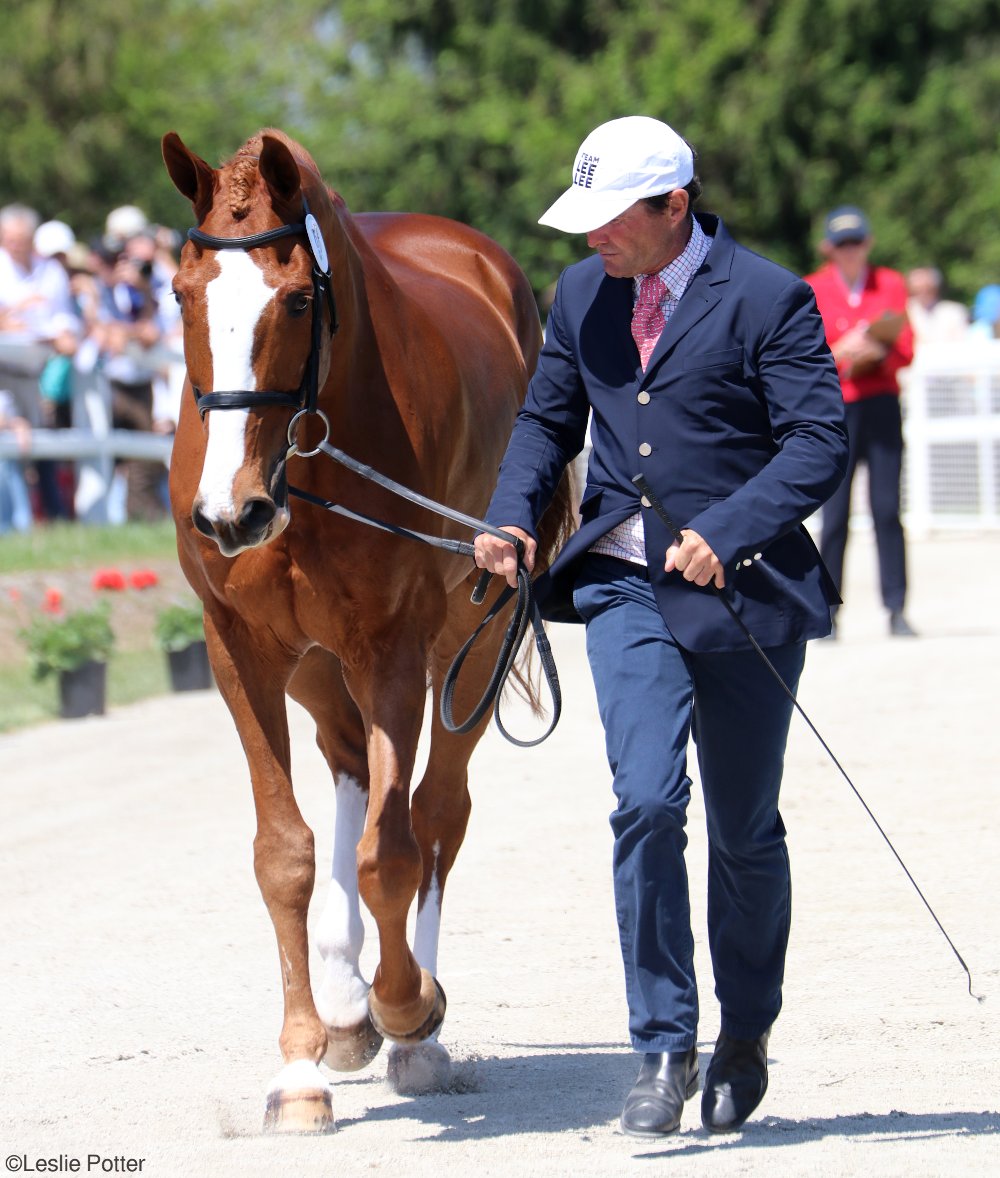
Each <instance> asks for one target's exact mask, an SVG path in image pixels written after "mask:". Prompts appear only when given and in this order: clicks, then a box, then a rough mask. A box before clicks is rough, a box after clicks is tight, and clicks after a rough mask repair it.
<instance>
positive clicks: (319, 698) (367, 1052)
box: [289, 648, 382, 1072]
mask: <svg viewBox="0 0 1000 1178" xmlns="http://www.w3.org/2000/svg"><path fill="white" fill-rule="evenodd" d="M289 694H290V695H291V696H292V697H293V698H294V699H296V700H297V701H298V702H299V703H301V704H302V705H303V707H305V708H306V709H307V711H309V713H310V714H311V715H312V717H313V719H314V720H315V722H316V740H317V744H318V745H319V748H320V751H321V752H322V753H323V756H324V757H325V758H326V761H327V764H328V765H329V766H330V771H331V773H332V774H333V780H334V786H335V789H336V796H337V809H336V816H335V820H334V835H333V864H332V870H331V876H330V887H329V891H328V892H327V898H326V903H325V904H324V907H323V912H322V915H321V916H320V919H319V923H318V925H317V928H316V946H317V948H318V949H319V953H320V956H321V957H322V958H323V976H322V979H321V981H320V983H319V985H318V986H317V988H316V994H315V997H316V1009H317V1010H318V1012H319V1016H320V1018H321V1019H322V1020H323V1024H324V1025H325V1027H326V1034H327V1048H326V1057H325V1062H326V1063H327V1064H328V1065H329V1066H330V1067H331V1068H333V1069H334V1070H335V1071H340V1072H349V1071H356V1070H357V1069H359V1068H363V1067H365V1066H366V1065H367V1064H369V1063H371V1061H372V1060H373V1059H374V1058H375V1056H376V1055H377V1054H378V1050H379V1048H380V1047H381V1045H382V1036H381V1035H380V1034H379V1033H378V1032H377V1031H376V1030H375V1028H374V1026H373V1025H372V1021H371V1016H370V1015H369V1013H368V991H369V985H368V982H366V981H365V979H364V978H363V977H362V974H361V964H360V959H361V950H362V947H363V945H364V940H365V927H364V922H363V920H362V918H361V905H360V901H359V895H358V863H357V846H358V842H359V840H360V838H361V835H362V833H363V831H364V827H365V814H366V811H367V808H368V760H367V753H366V750H365V731H364V724H363V722H362V720H361V714H360V713H359V712H358V709H357V707H356V705H355V703H354V701H353V700H352V699H351V697H350V694H349V693H348V691H347V688H346V686H345V685H344V679H343V674H342V672H341V668H340V662H339V660H338V659H337V658H336V657H335V656H334V655H332V654H330V653H328V652H327V651H323V650H320V649H318V648H317V649H314V650H312V651H310V652H309V654H308V655H307V656H306V658H305V659H304V660H303V661H302V663H301V664H300V666H299V669H298V670H297V671H296V674H295V676H294V677H293V679H292V682H291V683H290V684H289Z"/></svg>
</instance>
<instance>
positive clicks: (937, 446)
mask: <svg viewBox="0 0 1000 1178" xmlns="http://www.w3.org/2000/svg"><path fill="white" fill-rule="evenodd" d="M903 407H904V415H905V416H904V434H905V438H906V458H905V463H904V470H903V504H904V514H905V518H906V526H907V529H908V530H909V531H911V532H931V531H934V530H937V529H942V528H951V529H954V528H964V529H969V530H973V529H976V530H983V529H992V528H1000V340H987V339H974V338H970V339H969V340H968V341H967V342H963V343H962V344H958V345H956V344H949V345H942V346H939V347H933V348H932V347H927V348H925V349H924V350H923V351H922V352H920V353H919V354H918V356H917V359H916V360H915V362H914V364H913V365H912V367H911V368H910V369H909V370H908V372H907V373H906V374H905V375H904V384H903Z"/></svg>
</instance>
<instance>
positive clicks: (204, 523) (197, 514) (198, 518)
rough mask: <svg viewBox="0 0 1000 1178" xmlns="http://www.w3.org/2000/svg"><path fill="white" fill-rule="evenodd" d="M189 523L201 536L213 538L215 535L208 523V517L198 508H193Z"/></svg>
mask: <svg viewBox="0 0 1000 1178" xmlns="http://www.w3.org/2000/svg"><path fill="white" fill-rule="evenodd" d="M191 522H192V523H193V524H194V526H195V528H196V529H197V530H198V531H199V532H201V534H202V535H203V536H209V537H211V536H214V534H215V533H214V531H213V529H212V525H211V524H210V523H209V522H208V516H207V515H206V514H205V513H204V512H203V511H202V510H201V508H200V507H195V508H194V510H193V511H192V512H191Z"/></svg>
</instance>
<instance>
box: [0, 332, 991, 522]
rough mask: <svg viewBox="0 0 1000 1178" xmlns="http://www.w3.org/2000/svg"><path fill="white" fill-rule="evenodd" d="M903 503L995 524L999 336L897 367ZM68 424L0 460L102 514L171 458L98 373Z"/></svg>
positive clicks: (910, 515) (936, 517)
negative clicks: (123, 410) (116, 422)
mask: <svg viewBox="0 0 1000 1178" xmlns="http://www.w3.org/2000/svg"><path fill="white" fill-rule="evenodd" d="M904 386H905V387H904V394H903V406H904V414H905V417H904V432H905V436H906V457H905V461H904V467H903V508H904V516H905V520H906V526H907V529H908V530H909V531H910V532H913V533H919V532H924V533H926V532H931V531H934V530H936V529H944V528H951V529H954V528H964V529H970V530H976V529H978V530H984V529H995V528H1000V340H995V341H994V340H970V341H969V342H968V343H966V344H963V345H958V346H956V345H948V346H947V347H941V348H936V349H935V348H927V349H925V350H924V351H923V352H921V353H920V354H919V356H918V358H917V360H916V362H915V363H914V364H913V366H912V367H911V368H910V369H909V371H908V372H907V373H905V374H904ZM73 420H74V428H72V429H66V430H45V429H36V430H34V431H33V434H32V440H31V444H30V449H29V450H28V452H27V455H25V453H24V452H23V451H21V450H19V448H18V445H17V442H16V440H15V439H14V437H13V436H12V435H11V434H10V433H5V432H3V431H0V459H2V458H23V457H26V456H27V457H33V458H34V457H37V458H59V459H66V460H71V461H73V462H75V463H76V466H77V485H76V502H75V507H76V514H77V518H79V519H81V520H83V521H84V522H87V523H105V522H107V521H108V519H109V504H110V497H111V494H112V479H113V475H114V462H115V459H116V458H147V459H160V460H162V461H163V462H164V463H169V460H170V449H171V439H170V438H169V437H165V436H163V435H160V434H147V433H139V432H136V431H132V430H114V429H112V428H111V410H110V393H109V390H108V386H107V382H106V381H104V380H103V379H102V378H101V377H100V375H99V374H95V375H93V376H91V377H89V378H83V379H79V380H78V383H77V390H76V395H75V403H74V412H73ZM866 496H867V479H866V478H865V477H864V471H861V472H859V477H858V479H857V480H856V483H855V495H854V503H855V511H854V515H853V521H854V523H855V524H856V525H859V526H861V527H864V526H865V525H866V523H867V522H869V521H868V519H867V513H868V508H867V498H866Z"/></svg>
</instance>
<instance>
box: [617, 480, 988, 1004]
mask: <svg viewBox="0 0 1000 1178" xmlns="http://www.w3.org/2000/svg"><path fill="white" fill-rule="evenodd" d="M632 482H633V483H634V484H635V486H636V487H638V489H639V491H640V492H641V493H642V494H643V495H645V496H646V498H647V500H648V501H649V504H650V506H651V507H652V508H653V510H654V511H655V512H656V514H657V515H658V516H659V517H660V519H661V520H662V521H663V523H664V524H665V525H666V526H667V529H668V530H669V532H670V534H671V536H673V538H674V539H675V540H676V541H677V543H678V544H682V543H683V542H684V537H683V536H682V535H681V533H680V531H679V530H678V529H677V527H676V526H675V525H674V523H673V521H672V520H671V518H670V516H669V515H667V511H666V508H665V507H664V506H663V504H662V503H661V502H660V500H659V499H658V498H657V497H656V494H655V492H654V491H653V490H652V488H651V487H650V485H649V483H648V482H646V479H645V477H644V476H643V475H641V474H637V475H636V476H635V478H633V479H632ZM710 584H711V586H712V588H713V589H714V590H715V595H716V596H717V597H718V599H719V600H720V601H721V602H722V604H723V605H724V606H725V607H726V609H727V610H728V611H729V615H730V617H731V618H733V620H734V621H735V622H736V624H737V625H738V626H739V628H740V629H741V630H742V631H743V633H744V635H745V636H746V637H747V638H748V639H749V641H750V645H751V646H752V647H753V648H754V650H755V651H756V652H757V654H759V655H760V657H761V658H762V659H763V661H764V665H765V666H766V667H767V669H768V670H769V671H770V672H771V674H772V675H773V676H774V677H775V679H777V681H778V683H779V685H780V686H781V689H782V691H784V693H785V695H787V696H788V698H789V699H790V700H791V701H792V704H793V705H794V706H795V710H796V711H797V712H798V713H799V715H800V716H801V717H802V719H803V720H805V722H806V724H808V725H809V728H810V730H811V732H812V733H813V735H814V736H815V737H816V739H817V740H818V741H819V743H820V744H821V745H822V746H823V748H824V750H825V751H826V753H827V755H828V756H829V758H830V760H831V761H832V762H833V763H834V765H836V766H837V768H838V769H839V770H840V774H841V776H842V777H843V779H844V780H845V781H846V782H847V784H848V785H849V786H850V787H851V789H852V790H853V791H854V796H855V797H856V798H857V799H858V801H859V802H860V803H861V805H862V806H864V808H865V812H866V813H867V815H868V817H869V818H870V819H871V820H872V822H874V823H875V829H876V830H877V831H878V832H879V834H880V835H881V836H882V837H883V838H884V839H885V841H886V844H887V846H888V847H889V850H890V851H892V853H893V855H895V856H896V862H897V863H898V864H899V865H900V867H902V869H903V871H904V872H905V873H906V878H907V879H908V880H909V881H910V883H911V884H912V885H913V888H914V891H916V893H917V895H918V896H919V897H920V899H921V900H923V902H924V907H925V908H926V909H927V911H928V912H929V913H930V914H931V916H932V917H933V918H934V923H935V924H936V925H937V926H938V928H939V929H940V930H941V935H942V936H943V937H944V939H945V940H946V941H947V942H948V944H949V946H950V947H951V951H952V953H954V954H955V956H956V957H957V958H958V964H959V965H960V966H961V967H962V969H964V970H965V976H966V977H967V978H968V979H969V995H970V997H972V998H975V1000H976V1001H977V1002H979V1003H982V1002H985V1001H986V997H985V995H982V994H975V993H973V990H972V974H971V973H970V972H969V967H968V966H967V965H966V964H965V959H964V958H963V957H962V954H961V953H959V951H958V949H957V948H956V947H955V942H954V941H953V940H952V939H951V937H949V936H948V932H947V930H946V929H945V927H944V925H943V924H942V923H941V921H940V920H939V919H938V915H937V913H936V912H935V911H934V909H933V908H932V907H931V905H930V902H929V901H928V899H927V897H926V896H925V895H924V893H923V892H922V891H921V890H920V886H919V884H918V883H917V881H916V880H915V879H914V878H913V876H912V874H911V873H910V869H909V868H908V867H907V866H906V864H905V863H904V862H903V860H902V857H901V856H900V854H899V852H898V851H897V850H896V848H895V847H894V846H893V845H892V840H891V839H890V838H889V836H888V835H887V834H886V833H885V831H884V830H883V829H882V824H881V823H880V822H879V820H878V819H877V818H876V817H875V815H874V813H872V809H871V807H870V806H869V805H868V803H867V802H866V801H865V799H864V798H863V797H862V796H861V791H860V790H859V789H858V787H857V786H856V785H855V784H854V782H853V781H852V780H851V779H850V777H849V776H848V773H847V770H846V769H845V768H844V766H843V765H841V763H840V761H838V760H837V758H836V757H835V756H834V755H833V750H832V749H831V748H830V746H829V745H828V744H827V743H826V741H825V740H824V739H823V737H822V736H820V734H819V731H818V729H817V728H816V725H815V724H814V723H813V722H812V720H810V719H809V717H808V716H807V715H806V713H805V711H804V709H803V708H802V706H801V704H800V703H799V701H798V700H797V699H796V698H795V692H794V691H792V689H791V688H790V687H789V686H788V684H787V683H786V682H785V681H784V679H782V677H781V673H780V671H778V669H777V668H776V667H775V665H774V663H772V662H771V660H770V659H769V658H768V657H767V655H766V654H765V653H764V651H763V649H762V648H761V646H760V645H759V644H758V642H757V639H756V638H754V636H753V635H752V634H751V633H750V631H749V630H748V629H747V625H746V623H745V622H744V621H743V619H742V618H741V617H740V616H739V614H738V613H737V612H736V610H735V609H733V607H732V604H731V603H730V601H729V599H728V598H727V597H726V596H725V595H724V593H723V591H722V590H721V589H720V588H719V587H718V585H716V584H715V581H714V580H713V581H712V582H710Z"/></svg>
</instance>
